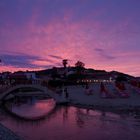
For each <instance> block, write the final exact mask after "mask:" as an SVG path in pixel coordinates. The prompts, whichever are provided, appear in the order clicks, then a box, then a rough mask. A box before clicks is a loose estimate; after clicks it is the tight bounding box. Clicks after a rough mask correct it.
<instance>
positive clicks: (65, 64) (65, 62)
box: [62, 59, 68, 68]
mask: <svg viewBox="0 0 140 140" xmlns="http://www.w3.org/2000/svg"><path fill="white" fill-rule="evenodd" d="M62 63H63V66H64V68H66V67H67V64H68V60H67V59H63V60H62Z"/></svg>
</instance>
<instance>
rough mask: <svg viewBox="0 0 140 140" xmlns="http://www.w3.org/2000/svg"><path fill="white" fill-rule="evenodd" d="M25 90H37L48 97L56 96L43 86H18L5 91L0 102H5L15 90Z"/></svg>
mask: <svg viewBox="0 0 140 140" xmlns="http://www.w3.org/2000/svg"><path fill="white" fill-rule="evenodd" d="M23 88H25V89H26V88H31V89H36V90H39V91H42V92H43V93H44V95H48V96H50V97H52V98H54V95H53V94H54V93H53V92H52V91H51V90H49V89H48V88H47V87H43V86H41V85H17V86H14V87H11V88H9V89H7V90H5V91H4V92H3V93H1V94H0V100H4V99H5V98H6V97H7V96H8V95H10V94H13V93H12V92H14V91H15V90H18V89H23Z"/></svg>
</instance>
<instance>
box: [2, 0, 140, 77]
mask: <svg viewBox="0 0 140 140" xmlns="http://www.w3.org/2000/svg"><path fill="white" fill-rule="evenodd" d="M0 17H1V19H0V59H1V60H2V63H0V71H7V70H9V71H16V70H39V69H46V68H51V67H53V66H62V59H68V60H69V61H68V62H69V65H71V66H72V65H74V64H75V63H76V61H78V60H80V61H82V62H84V63H85V66H86V67H88V68H93V69H102V70H103V69H104V70H107V71H112V70H116V71H120V72H124V73H127V74H130V75H133V76H140V0H0Z"/></svg>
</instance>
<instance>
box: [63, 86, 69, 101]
mask: <svg viewBox="0 0 140 140" xmlns="http://www.w3.org/2000/svg"><path fill="white" fill-rule="evenodd" d="M64 92H65V98H66V99H68V98H69V93H68V89H67V88H65V89H64Z"/></svg>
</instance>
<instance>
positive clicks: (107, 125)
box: [0, 100, 140, 140]
mask: <svg viewBox="0 0 140 140" xmlns="http://www.w3.org/2000/svg"><path fill="white" fill-rule="evenodd" d="M10 105H12V111H15V112H16V113H17V114H18V115H19V116H20V115H21V116H26V117H33V116H34V115H35V116H40V115H42V114H43V115H44V114H45V116H44V118H43V119H40V120H36V121H31V120H30V121H26V120H23V119H20V118H17V117H16V118H15V117H13V116H11V115H9V114H7V113H6V112H3V110H1V112H0V122H1V123H2V124H4V125H5V126H7V127H8V128H10V129H11V130H13V131H14V132H16V133H17V134H18V135H20V136H21V137H23V138H24V139H25V140H66V139H67V140H77V139H80V140H87V139H88V140H93V139H95V140H106V139H109V140H116V139H117V140H118V139H119V140H124V139H127V140H138V139H139V137H140V118H134V117H133V115H129V114H114V113H109V112H105V111H102V112H101V111H97V110H90V109H82V108H77V107H71V106H59V105H57V106H55V107H54V106H53V105H54V104H53V101H52V100H36V101H35V102H34V103H33V104H31V103H30V102H29V100H28V102H23V103H22V104H20V105H17V104H15V105H14V104H13V103H10ZM15 108H16V109H15ZM27 110H28V111H27ZM27 114H28V115H27ZM32 115H33V116H32Z"/></svg>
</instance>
